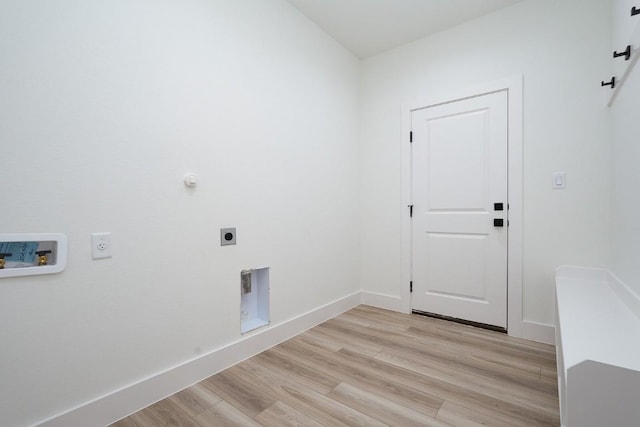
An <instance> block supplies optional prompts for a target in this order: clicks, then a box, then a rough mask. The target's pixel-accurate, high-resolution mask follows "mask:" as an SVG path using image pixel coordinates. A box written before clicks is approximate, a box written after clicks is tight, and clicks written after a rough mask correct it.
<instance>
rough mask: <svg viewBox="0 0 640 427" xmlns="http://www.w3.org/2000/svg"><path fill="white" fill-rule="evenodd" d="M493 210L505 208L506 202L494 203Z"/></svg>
mask: <svg viewBox="0 0 640 427" xmlns="http://www.w3.org/2000/svg"><path fill="white" fill-rule="evenodd" d="M493 210H494V211H501V210H504V204H503V203H494V204H493Z"/></svg>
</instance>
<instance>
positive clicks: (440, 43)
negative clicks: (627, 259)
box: [360, 0, 611, 324]
mask: <svg viewBox="0 0 640 427" xmlns="http://www.w3.org/2000/svg"><path fill="white" fill-rule="evenodd" d="M610 7H611V5H610V2H609V1H602V0H589V1H583V0H560V1H559V0H528V1H524V2H522V3H518V4H516V5H515V6H512V7H510V8H507V9H504V10H502V11H498V12H496V13H493V14H491V15H488V16H485V17H483V18H480V19H477V20H474V21H472V22H469V23H467V24H464V25H461V26H459V27H456V28H453V29H451V30H448V31H445V32H442V33H438V34H436V35H433V36H430V37H427V38H424V39H421V40H419V41H416V42H414V43H411V44H408V45H405V46H402V47H400V48H397V49H395V50H392V51H389V52H386V53H383V54H381V55H378V56H376V57H373V58H370V59H367V60H365V61H364V62H363V79H362V94H363V97H362V104H361V133H360V135H361V151H362V156H361V162H362V164H361V165H362V168H361V169H362V175H361V189H362V196H361V197H362V198H361V202H362V205H361V209H362V214H363V220H362V224H361V230H362V240H361V245H362V270H361V271H362V283H363V289H364V290H365V291H368V292H372V293H379V294H385V295H389V296H396V297H397V296H400V295H402V293H403V292H406V289H407V286H408V284H407V283H402V281H401V275H402V272H401V253H400V252H401V212H402V210H401V185H400V176H401V157H400V152H401V151H400V150H401V148H400V147H401V144H402V143H406V141H403V140H401V131H402V128H401V105H402V104H403V103H407V102H411V101H412V100H416V99H421V98H426V97H427V96H428V95H432V94H442V93H446V92H447V91H452V90H455V89H458V88H461V87H468V86H474V85H477V84H482V83H484V82H490V81H493V80H497V79H500V78H504V77H508V76H511V75H515V74H522V75H523V76H524V165H523V166H524V193H523V196H524V218H523V220H524V248H523V249H524V266H523V267H524V278H523V281H524V282H523V286H524V289H523V292H524V298H523V299H524V301H523V317H524V319H525V320H528V321H532V322H537V323H543V324H552V323H553V283H554V282H553V275H554V269H555V268H556V267H557V266H559V265H561V264H578V265H589V266H602V265H605V264H606V262H607V260H608V253H609V243H610V242H609V189H610V187H609V185H610V179H609V158H610V148H609V138H610V135H609V130H610V127H609V121H608V115H607V112H606V109H605V108H604V103H603V101H604V98H603V94H602V92H601V88H600V80H602V79H605V78H606V77H607V76H608V75H609V74H610V72H611V71H610V64H609V57H610V55H611V52H610V50H609V49H610V40H611V36H610V30H611V28H610V19H609V18H610V14H611V11H610ZM558 171H564V172H566V174H567V188H566V190H563V191H559V190H552V188H551V174H552V173H553V172H558ZM405 214H406V211H405Z"/></svg>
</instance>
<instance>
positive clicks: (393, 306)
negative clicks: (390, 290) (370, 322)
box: [362, 291, 409, 313]
mask: <svg viewBox="0 0 640 427" xmlns="http://www.w3.org/2000/svg"><path fill="white" fill-rule="evenodd" d="M362 304H365V305H370V306H372V307H377V308H384V309H385V310H391V311H398V312H400V313H409V310H407V309H406V307H405V304H404V301H403V300H402V298H400V297H397V296H393V295H385V294H378V293H375V292H365V291H362Z"/></svg>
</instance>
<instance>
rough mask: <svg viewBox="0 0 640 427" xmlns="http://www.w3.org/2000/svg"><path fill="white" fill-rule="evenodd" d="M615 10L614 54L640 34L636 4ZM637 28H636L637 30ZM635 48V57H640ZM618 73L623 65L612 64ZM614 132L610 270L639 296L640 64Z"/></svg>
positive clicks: (619, 103) (617, 110)
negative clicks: (639, 121) (632, 36)
mask: <svg viewBox="0 0 640 427" xmlns="http://www.w3.org/2000/svg"><path fill="white" fill-rule="evenodd" d="M614 6H615V7H614V9H613V13H614V15H613V22H614V28H613V46H612V50H618V51H619V50H624V47H625V46H626V45H627V44H629V40H630V38H631V34H632V32H633V31H634V28H636V31H640V16H638V15H636V16H634V17H631V16H630V13H629V11H630V10H631V7H632V6H636V7H640V4H638V2H636V1H633V0H616V1H615V2H614ZM634 26H635V27H634ZM637 49H638V46H634V50H635V53H634V54H635V55H638V54H640V51H638V50H637ZM612 62H613V63H614V70H616V71H618V75H619V69H620V67H621V66H622V65H623V64H624V62H623V61H621V60H620V59H617V60H615V61H612ZM611 116H612V128H613V156H612V157H613V167H612V172H613V191H612V216H611V224H612V228H613V245H612V247H613V249H612V262H611V266H612V269H613V271H614V273H616V275H618V276H619V277H620V279H622V281H624V282H625V283H626V284H628V285H629V286H630V287H631V288H632V289H634V290H635V291H636V292H637V293H638V294H640V263H639V262H638V260H639V254H640V222H639V221H638V212H640V191H639V189H640V168H639V167H638V161H639V160H640V138H639V135H640V131H639V129H638V126H637V122H638V117H640V64H639V63H636V65H635V67H634V68H633V70H632V72H631V74H630V75H629V77H628V78H627V80H626V81H625V83H624V85H623V86H622V87H621V90H620V92H619V94H618V95H617V97H616V98H615V101H614V103H613V105H612V107H611Z"/></svg>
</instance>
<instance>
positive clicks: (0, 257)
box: [0, 233, 67, 278]
mask: <svg viewBox="0 0 640 427" xmlns="http://www.w3.org/2000/svg"><path fill="white" fill-rule="evenodd" d="M66 265H67V236H65V235H64V234H59V233H25V234H0V278H2V277H15V276H34V275H39V274H51V273H60V272H61V271H62V270H64V268H65V267H66Z"/></svg>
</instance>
